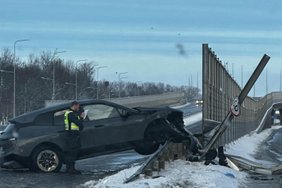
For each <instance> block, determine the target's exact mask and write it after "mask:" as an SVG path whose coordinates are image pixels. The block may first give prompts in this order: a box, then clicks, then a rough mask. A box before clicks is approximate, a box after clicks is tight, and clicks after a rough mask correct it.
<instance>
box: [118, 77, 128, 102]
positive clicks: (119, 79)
mask: <svg viewBox="0 0 282 188" xmlns="http://www.w3.org/2000/svg"><path fill="white" fill-rule="evenodd" d="M117 73H118V72H117ZM127 73H128V72H121V73H119V74H118V81H119V91H118V98H120V93H121V79H122V78H121V76H122V75H124V74H127Z"/></svg>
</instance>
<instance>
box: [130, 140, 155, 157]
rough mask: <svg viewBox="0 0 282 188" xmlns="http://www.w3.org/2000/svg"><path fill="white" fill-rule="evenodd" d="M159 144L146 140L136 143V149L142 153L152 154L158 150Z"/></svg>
mask: <svg viewBox="0 0 282 188" xmlns="http://www.w3.org/2000/svg"><path fill="white" fill-rule="evenodd" d="M159 146H160V144H159V143H153V142H145V141H144V142H141V143H138V144H136V145H135V151H136V152H137V153H139V154H141V155H151V154H153V153H155V152H156V151H157V150H158V148H159Z"/></svg>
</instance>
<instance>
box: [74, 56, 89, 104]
mask: <svg viewBox="0 0 282 188" xmlns="http://www.w3.org/2000/svg"><path fill="white" fill-rule="evenodd" d="M86 61H87V59H80V60H77V61H76V63H75V100H77V64H78V63H79V62H86Z"/></svg>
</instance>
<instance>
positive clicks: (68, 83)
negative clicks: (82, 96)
mask: <svg viewBox="0 0 282 188" xmlns="http://www.w3.org/2000/svg"><path fill="white" fill-rule="evenodd" d="M65 84H66V85H72V86H74V87H75V89H76V88H77V87H76V83H71V82H65ZM76 99H77V92H75V100H76Z"/></svg>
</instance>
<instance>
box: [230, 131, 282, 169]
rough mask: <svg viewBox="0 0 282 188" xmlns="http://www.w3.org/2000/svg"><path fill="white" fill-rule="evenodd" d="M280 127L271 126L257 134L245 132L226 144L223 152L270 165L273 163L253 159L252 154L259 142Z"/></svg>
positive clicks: (257, 147) (256, 149) (254, 152)
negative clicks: (245, 133)
mask: <svg viewBox="0 0 282 188" xmlns="http://www.w3.org/2000/svg"><path fill="white" fill-rule="evenodd" d="M280 128H281V126H273V127H272V128H270V129H265V130H264V131H262V132H261V133H259V134H257V133H256V132H252V133H250V134H247V135H245V136H243V137H241V138H239V139H237V140H236V141H234V142H232V143H230V144H227V145H226V146H225V150H226V151H225V153H226V154H230V155H237V156H241V157H243V158H245V159H249V160H251V161H256V162H261V163H263V164H265V165H271V164H273V163H271V162H268V161H262V160H257V159H255V157H254V155H255V154H256V152H257V151H258V149H259V146H260V144H261V143H262V142H263V141H265V140H266V139H267V137H268V136H270V135H271V133H272V132H273V131H274V130H275V129H280Z"/></svg>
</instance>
